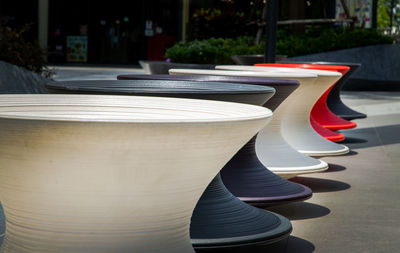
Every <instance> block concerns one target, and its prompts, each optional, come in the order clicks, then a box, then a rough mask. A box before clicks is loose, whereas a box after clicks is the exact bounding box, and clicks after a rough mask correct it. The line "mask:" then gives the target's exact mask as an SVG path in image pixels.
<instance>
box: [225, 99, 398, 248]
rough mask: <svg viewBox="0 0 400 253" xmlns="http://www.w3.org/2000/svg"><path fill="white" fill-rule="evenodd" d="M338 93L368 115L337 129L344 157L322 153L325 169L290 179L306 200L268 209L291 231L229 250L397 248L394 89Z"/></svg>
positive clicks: (396, 114) (396, 119)
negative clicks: (304, 190) (308, 192)
mask: <svg viewBox="0 0 400 253" xmlns="http://www.w3.org/2000/svg"><path fill="white" fill-rule="evenodd" d="M342 97H343V98H344V99H343V100H344V101H345V103H346V104H347V105H349V106H351V108H353V109H355V110H357V111H360V112H363V113H366V114H367V115H368V117H367V118H366V119H362V120H356V122H357V124H358V127H357V128H355V129H352V130H346V131H342V133H343V134H344V135H345V136H346V137H347V140H346V141H344V142H343V144H345V145H348V146H349V147H350V148H351V149H352V152H351V153H350V154H349V155H345V156H338V157H329V158H328V157H325V158H323V160H325V161H326V162H329V164H330V169H329V170H328V171H327V172H324V173H316V174H313V175H307V176H304V177H297V178H295V181H296V182H299V183H302V184H305V185H307V186H309V187H310V188H311V189H312V190H313V191H314V195H313V197H312V198H311V199H309V200H308V201H306V202H303V203H296V204H289V205H284V206H279V207H274V208H269V210H272V211H274V212H277V213H280V214H282V215H284V216H286V217H288V218H289V219H290V220H291V221H292V224H293V233H292V235H291V236H290V237H289V239H288V240H285V241H283V242H280V243H277V244H275V245H269V246H259V247H254V248H252V249H248V248H247V249H239V250H235V251H229V252H257V253H258V252H263V253H264V252H265V253H267V252H268V253H270V252H295V253H303V252H304V253H308V252H324V253H329V252H334V253H337V252H353V253H354V252H374V253H376V252H400V240H399V238H400V217H399V216H400V92H344V94H343V96H342Z"/></svg>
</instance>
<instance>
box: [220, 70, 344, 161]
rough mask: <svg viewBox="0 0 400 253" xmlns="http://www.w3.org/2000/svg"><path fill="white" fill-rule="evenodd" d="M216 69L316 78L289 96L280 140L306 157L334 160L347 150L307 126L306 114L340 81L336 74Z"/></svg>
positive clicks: (315, 71)
mask: <svg viewBox="0 0 400 253" xmlns="http://www.w3.org/2000/svg"><path fill="white" fill-rule="evenodd" d="M216 69H224V70H231V71H260V72H264V71H265V72H267V73H271V72H276V73H310V74H316V75H318V78H317V80H316V81H315V82H314V83H313V84H312V85H302V84H303V83H302V82H301V81H300V83H301V84H300V88H299V89H297V91H295V92H294V94H293V95H292V96H291V98H292V100H291V101H292V103H290V105H289V106H288V108H287V109H286V111H285V117H284V118H283V119H282V136H283V137H284V138H285V139H286V141H287V142H288V143H289V144H290V145H291V146H292V147H294V148H295V149H297V150H298V151H299V152H301V153H303V154H306V155H309V156H316V157H321V156H336V155H344V154H347V153H348V152H349V151H350V150H349V148H348V147H347V146H344V145H341V144H337V143H334V142H332V141H328V140H326V139H325V138H324V137H322V136H321V135H320V134H318V133H317V132H316V131H315V130H314V129H313V127H312V126H311V124H310V114H311V110H312V108H313V106H314V104H315V102H316V101H317V100H318V99H319V98H320V96H321V95H322V94H323V93H324V92H325V91H326V90H327V89H328V88H329V87H330V86H331V85H332V84H333V83H335V82H336V81H337V80H339V79H340V78H341V77H342V74H340V73H339V72H333V71H324V70H313V69H295V68H282V67H256V66H240V65H220V66H216Z"/></svg>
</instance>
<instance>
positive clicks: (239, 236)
mask: <svg viewBox="0 0 400 253" xmlns="http://www.w3.org/2000/svg"><path fill="white" fill-rule="evenodd" d="M47 88H48V90H49V91H50V93H84V94H103V95H104V94H113V95H114V94H119V95H141V96H163V97H165V96H167V97H180V98H196V99H214V100H223V101H230V102H240V103H247V104H254V105H262V104H265V102H266V101H267V100H268V99H269V98H271V97H272V96H273V94H274V93H275V90H274V89H273V88H271V87H268V86H259V85H248V84H237V83H236V84H235V83H230V84H229V83H221V82H190V81H176V80H172V81H171V80H130V81H117V80H115V81H114V80H102V81H70V82H51V83H48V84H47ZM188 168H190V164H188ZM264 170H266V169H264ZM266 171H267V170H266ZM282 180H283V179H282ZM285 181H286V182H289V181H287V180H285ZM292 184H293V185H297V184H295V183H292ZM307 189H308V188H307ZM310 194H311V193H310ZM290 232H291V225H290V222H289V221H288V220H287V219H286V218H284V217H282V216H280V215H277V214H274V213H271V212H268V211H265V210H261V209H258V208H255V207H252V206H250V205H247V204H245V203H243V202H242V201H240V200H239V199H238V198H236V197H235V196H233V195H232V194H231V193H230V192H229V191H228V190H227V189H226V187H225V186H224V185H223V183H222V180H221V177H220V175H219V174H218V175H217V176H216V177H215V178H214V179H213V180H212V182H211V183H210V184H209V185H208V187H207V189H206V190H205V192H204V193H203V195H202V196H201V198H200V199H199V201H198V203H197V205H196V208H195V209H194V211H193V215H192V220H191V226H190V236H191V240H192V244H193V247H194V248H207V249H210V248H219V247H233V246H238V245H247V244H256V243H272V242H275V241H277V240H281V239H283V238H285V237H287V236H288V235H289V234H290Z"/></svg>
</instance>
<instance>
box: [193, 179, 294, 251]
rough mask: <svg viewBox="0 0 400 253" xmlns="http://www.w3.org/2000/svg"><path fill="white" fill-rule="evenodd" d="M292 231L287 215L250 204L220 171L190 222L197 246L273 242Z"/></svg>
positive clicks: (213, 246) (214, 246)
mask: <svg viewBox="0 0 400 253" xmlns="http://www.w3.org/2000/svg"><path fill="white" fill-rule="evenodd" d="M291 231H292V226H291V224H290V221H289V220H288V219H286V218H285V217H282V216H280V215H278V214H275V213H272V212H269V211H266V210H262V209H258V208H255V207H252V206H250V205H247V204H246V203H244V202H242V201H240V200H239V199H238V198H236V197H235V196H233V195H232V194H231V193H230V192H229V191H228V190H227V189H226V188H225V186H224V184H223V183H222V180H221V177H220V175H217V176H216V177H215V178H214V179H213V181H212V182H211V183H210V184H209V185H208V187H207V190H206V191H205V192H204V193H203V195H202V196H201V198H200V200H199V202H198V203H197V205H196V208H195V210H194V212H193V215H192V220H191V223H190V237H191V242H192V244H193V247H194V248H195V249H196V248H208V249H210V248H219V247H234V246H241V245H249V244H260V243H273V242H276V241H279V240H282V239H284V238H285V237H287V236H289V234H290V233H291Z"/></svg>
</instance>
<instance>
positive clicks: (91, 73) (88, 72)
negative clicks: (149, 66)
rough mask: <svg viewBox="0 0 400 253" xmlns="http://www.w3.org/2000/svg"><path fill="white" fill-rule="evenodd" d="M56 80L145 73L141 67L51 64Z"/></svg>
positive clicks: (102, 77) (114, 78) (104, 77)
mask: <svg viewBox="0 0 400 253" xmlns="http://www.w3.org/2000/svg"><path fill="white" fill-rule="evenodd" d="M49 68H50V70H52V71H53V72H54V73H55V75H54V76H53V77H52V78H53V79H54V80H56V81H65V80H116V79H117V76H118V75H123V74H125V75H126V74H145V72H144V70H143V69H141V68H134V67H132V68H126V67H124V68H122V67H121V68H110V67H64V66H62V67H61V66H50V67H49Z"/></svg>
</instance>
